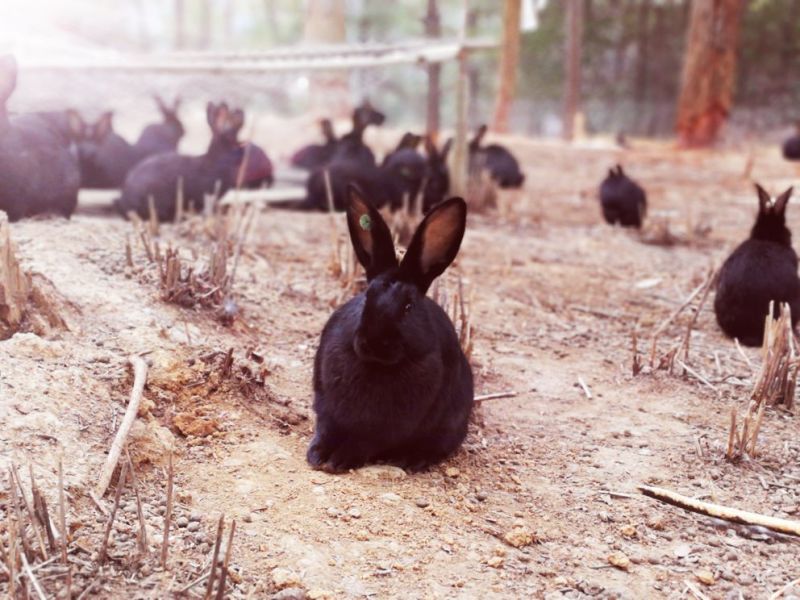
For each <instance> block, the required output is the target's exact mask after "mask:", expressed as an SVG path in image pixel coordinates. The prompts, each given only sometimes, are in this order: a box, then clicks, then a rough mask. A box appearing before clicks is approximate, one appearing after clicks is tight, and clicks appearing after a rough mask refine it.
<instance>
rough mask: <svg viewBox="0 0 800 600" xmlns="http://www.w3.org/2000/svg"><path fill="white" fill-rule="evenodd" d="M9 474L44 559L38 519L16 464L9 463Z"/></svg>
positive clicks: (44, 552) (44, 550)
mask: <svg viewBox="0 0 800 600" xmlns="http://www.w3.org/2000/svg"><path fill="white" fill-rule="evenodd" d="M11 474H12V476H13V478H14V482H15V483H16V484H17V489H18V490H19V495H20V497H21V498H22V504H23V505H24V506H25V510H26V511H27V513H28V518H29V519H30V520H31V527H32V528H33V533H34V535H35V536H36V541H37V543H38V544H39V553H40V554H41V556H42V559H46V558H47V549H46V548H45V546H44V538H43V537H42V534H41V532H40V531H39V528H38V527H36V521H37V520H38V519H37V518H36V510H35V508H34V507H33V506H32V505H31V503H30V502H28V497H27V496H26V495H25V490H24V489H23V488H22V481H20V478H19V472H18V471H17V465H15V464H14V463H11ZM34 489H35V486H34V483H33V472H31V490H34ZM33 495H34V498H33V503H34V504H35V503H36V492H33ZM42 527H44V524H42Z"/></svg>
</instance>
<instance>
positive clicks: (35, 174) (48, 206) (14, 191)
mask: <svg viewBox="0 0 800 600" xmlns="http://www.w3.org/2000/svg"><path fill="white" fill-rule="evenodd" d="M16 81H17V63H16V61H15V60H14V57H13V56H10V55H6V56H0V210H2V211H5V212H6V214H7V215H8V218H9V220H11V221H16V220H18V219H22V218H25V217H31V216H34V215H40V214H56V215H61V216H64V217H67V218H69V217H70V216H71V215H72V213H73V212H74V211H75V207H76V205H77V203H78V188H79V187H80V170H79V168H78V160H77V157H76V156H75V155H74V153H73V152H71V151H70V142H69V135H68V133H67V132H66V130H64V131H61V130H59V129H58V127H56V126H55V124H54V122H53V121H51V119H50V117H51V116H52V114H48V116H45V115H44V114H38V115H23V116H21V117H14V118H9V115H8V110H7V108H6V103H7V101H8V98H9V96H11V94H12V93H13V91H14V88H15V87H16ZM64 136H66V137H64Z"/></svg>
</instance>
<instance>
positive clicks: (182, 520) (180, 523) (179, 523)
mask: <svg viewBox="0 0 800 600" xmlns="http://www.w3.org/2000/svg"><path fill="white" fill-rule="evenodd" d="M188 524H189V519H187V518H186V517H178V518H177V519H175V525H177V526H178V527H186V526H187V525H188Z"/></svg>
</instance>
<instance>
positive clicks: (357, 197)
mask: <svg viewBox="0 0 800 600" xmlns="http://www.w3.org/2000/svg"><path fill="white" fill-rule="evenodd" d="M347 196H348V202H347V229H348V230H349V231H350V241H352V242H353V249H354V250H355V252H356V256H357V257H358V262H360V263H361V264H362V265H363V267H364V270H366V272H367V281H371V280H372V279H373V278H374V277H377V276H378V275H380V274H381V273H385V272H386V271H388V270H390V269H393V268H396V267H397V255H396V254H395V252H394V242H393V241H392V234H391V233H390V232H389V227H388V226H387V225H386V221H384V220H383V217H381V214H380V213H379V212H378V211H377V209H376V208H375V207H374V206H373V205H372V203H370V202H369V201H367V200H365V199H364V195H363V194H362V192H361V190H360V189H359V188H358V186H356V185H354V184H352V183H351V184H350V185H348V186H347Z"/></svg>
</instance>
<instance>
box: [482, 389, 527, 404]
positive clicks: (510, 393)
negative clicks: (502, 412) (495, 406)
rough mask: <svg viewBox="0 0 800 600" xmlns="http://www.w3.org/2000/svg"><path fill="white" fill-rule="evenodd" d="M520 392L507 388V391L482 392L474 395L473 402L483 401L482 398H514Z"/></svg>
mask: <svg viewBox="0 0 800 600" xmlns="http://www.w3.org/2000/svg"><path fill="white" fill-rule="evenodd" d="M519 394H520V392H516V391H514V390H508V391H507V392H495V393H494V394H482V395H481V396H475V399H474V402H476V403H477V402H483V401H484V400H497V399H499V398H515V397H517V396H519Z"/></svg>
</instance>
